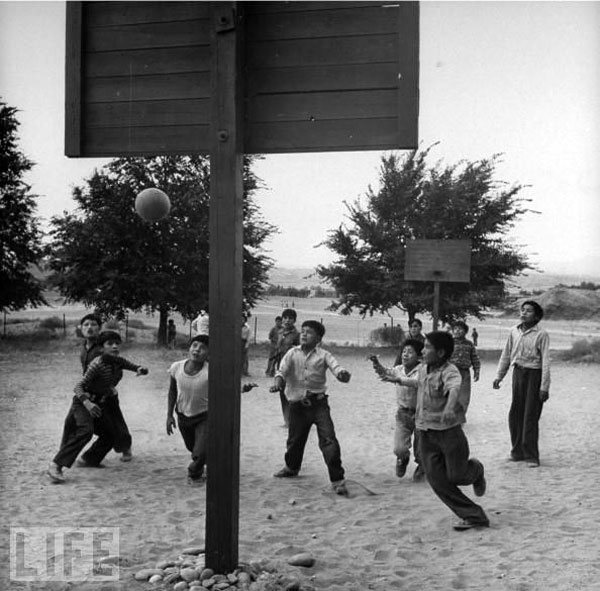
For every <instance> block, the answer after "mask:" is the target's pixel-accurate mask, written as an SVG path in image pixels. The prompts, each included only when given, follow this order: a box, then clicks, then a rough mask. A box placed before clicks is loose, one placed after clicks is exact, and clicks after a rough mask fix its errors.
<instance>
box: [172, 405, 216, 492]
mask: <svg viewBox="0 0 600 591" xmlns="http://www.w3.org/2000/svg"><path fill="white" fill-rule="evenodd" d="M177 426H178V427H179V432H180V433H181V436H182V437H183V442H184V443H185V447H186V448H187V450H188V451H189V452H190V453H191V454H192V461H191V463H190V464H189V466H188V476H189V477H190V478H191V479H192V480H198V479H199V478H200V477H201V476H202V474H204V464H206V444H207V439H208V437H207V436H208V413H207V412H203V413H201V414H199V415H196V416H193V417H186V416H185V415H183V414H181V413H177Z"/></svg>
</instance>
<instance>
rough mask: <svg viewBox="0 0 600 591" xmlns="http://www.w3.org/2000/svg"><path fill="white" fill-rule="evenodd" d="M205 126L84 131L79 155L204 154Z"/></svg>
mask: <svg viewBox="0 0 600 591" xmlns="http://www.w3.org/2000/svg"><path fill="white" fill-rule="evenodd" d="M208 145H209V127H208V126H207V125H178V126H164V127H157V126H152V127H128V128H116V127H113V128H95V129H93V130H87V129H84V132H83V142H82V153H83V154H85V156H86V157H89V158H95V157H97V158H100V157H118V156H153V155H156V154H206V153H207V149H206V146H208Z"/></svg>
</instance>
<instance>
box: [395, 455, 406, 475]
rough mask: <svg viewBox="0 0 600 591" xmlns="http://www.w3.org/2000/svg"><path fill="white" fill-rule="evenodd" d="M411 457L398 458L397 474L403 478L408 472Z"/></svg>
mask: <svg viewBox="0 0 600 591" xmlns="http://www.w3.org/2000/svg"><path fill="white" fill-rule="evenodd" d="M408 460H409V458H398V459H397V460H396V476H397V477H398V478H402V477H403V476H404V475H405V474H406V467H407V466H408Z"/></svg>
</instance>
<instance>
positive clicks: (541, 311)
mask: <svg viewBox="0 0 600 591" xmlns="http://www.w3.org/2000/svg"><path fill="white" fill-rule="evenodd" d="M527 305H529V306H531V307H532V308H533V311H534V313H535V315H536V317H537V319H538V322H539V321H540V320H541V319H542V318H543V317H544V308H542V307H541V306H540V305H539V304H538V303H537V302H534V301H533V300H527V301H525V302H523V303H522V304H521V309H523V306H527Z"/></svg>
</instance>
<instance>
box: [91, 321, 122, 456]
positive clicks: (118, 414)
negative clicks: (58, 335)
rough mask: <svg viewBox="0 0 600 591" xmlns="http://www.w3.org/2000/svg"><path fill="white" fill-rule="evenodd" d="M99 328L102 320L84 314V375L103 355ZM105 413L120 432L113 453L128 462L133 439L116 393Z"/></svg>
mask: <svg viewBox="0 0 600 591" xmlns="http://www.w3.org/2000/svg"><path fill="white" fill-rule="evenodd" d="M101 328H102V319H101V318H100V316H98V315H97V314H86V315H85V316H84V317H83V318H82V319H81V323H80V325H79V330H80V332H81V336H83V338H84V341H83V344H82V346H81V353H80V360H81V368H82V369H83V373H84V374H85V372H86V370H87V368H88V367H89V365H90V363H91V361H92V360H93V359H95V358H96V357H98V356H100V355H102V353H103V348H102V344H101V343H99V342H98V335H99V334H100V329H101ZM105 411H106V412H110V413H111V414H112V419H111V420H112V423H113V424H115V425H116V426H117V427H118V428H119V429H120V431H121V432H120V433H119V436H118V437H116V438H115V441H117V442H118V443H117V446H116V447H115V451H116V452H117V453H120V454H121V461H122V462H130V461H131V459H132V457H133V455H132V453H131V446H132V443H133V439H132V437H131V433H130V431H129V427H128V426H127V422H126V421H125V417H124V416H123V411H122V410H121V405H120V402H119V395H118V393H116V391H115V398H114V399H113V400H111V404H110V405H109V407H108V408H106V409H105Z"/></svg>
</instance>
